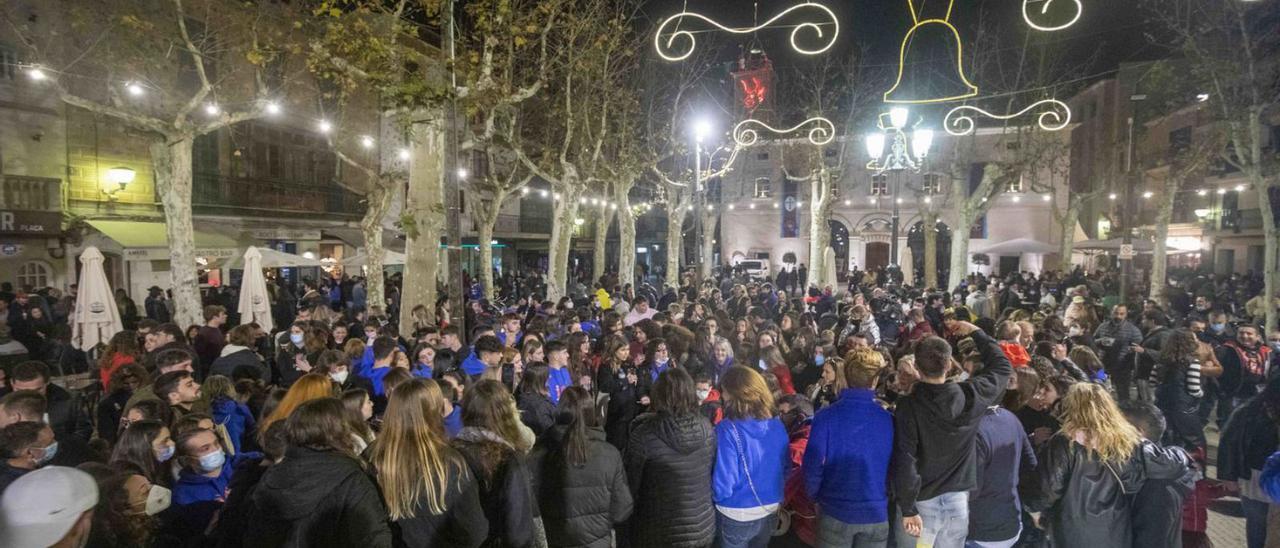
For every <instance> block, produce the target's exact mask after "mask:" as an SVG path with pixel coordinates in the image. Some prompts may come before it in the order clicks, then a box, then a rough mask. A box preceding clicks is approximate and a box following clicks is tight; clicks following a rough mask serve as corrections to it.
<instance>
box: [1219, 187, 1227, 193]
mask: <svg viewBox="0 0 1280 548" xmlns="http://www.w3.org/2000/svg"><path fill="white" fill-rule="evenodd" d="M1226 193H1227V189H1225V188H1219V189H1218V194H1226Z"/></svg>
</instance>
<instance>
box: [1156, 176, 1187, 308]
mask: <svg viewBox="0 0 1280 548" xmlns="http://www.w3.org/2000/svg"><path fill="white" fill-rule="evenodd" d="M1173 169H1176V168H1173ZM1181 188H1182V184H1181V180H1180V179H1178V178H1175V177H1174V176H1172V175H1170V176H1169V179H1166V180H1165V185H1164V194H1162V195H1161V196H1160V204H1159V206H1158V209H1156V223H1155V224H1156V241H1155V246H1154V247H1153V248H1152V250H1151V278H1150V282H1149V285H1150V286H1151V287H1150V289H1149V291H1148V295H1147V296H1148V298H1150V299H1151V300H1153V301H1155V302H1157V303H1159V304H1160V306H1161V307H1165V308H1167V307H1168V305H1169V302H1168V299H1167V298H1166V297H1165V293H1164V289H1165V285H1166V284H1167V283H1168V280H1167V279H1165V277H1166V268H1167V267H1168V257H1169V246H1168V242H1167V241H1166V240H1167V239H1168V238H1169V220H1170V219H1172V218H1173V202H1174V198H1176V197H1177V194H1178V191H1179V190H1181Z"/></svg>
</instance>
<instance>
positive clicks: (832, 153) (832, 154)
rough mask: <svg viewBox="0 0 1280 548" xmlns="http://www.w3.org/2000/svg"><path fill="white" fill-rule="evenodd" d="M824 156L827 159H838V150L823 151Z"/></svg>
mask: <svg viewBox="0 0 1280 548" xmlns="http://www.w3.org/2000/svg"><path fill="white" fill-rule="evenodd" d="M822 155H823V156H825V157H827V158H835V157H836V149H834V148H829V149H826V150H824V151H822Z"/></svg>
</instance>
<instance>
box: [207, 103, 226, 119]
mask: <svg viewBox="0 0 1280 548" xmlns="http://www.w3.org/2000/svg"><path fill="white" fill-rule="evenodd" d="M219 112H222V109H221V108H218V105H217V104H214V103H209V104H207V105H205V106H204V113H205V114H208V115H209V116H217V115H218V113H219Z"/></svg>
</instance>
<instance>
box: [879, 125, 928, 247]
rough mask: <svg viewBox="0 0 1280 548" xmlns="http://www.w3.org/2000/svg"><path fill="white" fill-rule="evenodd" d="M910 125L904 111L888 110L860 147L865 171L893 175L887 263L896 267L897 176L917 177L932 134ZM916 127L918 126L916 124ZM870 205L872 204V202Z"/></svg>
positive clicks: (898, 186)
mask: <svg viewBox="0 0 1280 548" xmlns="http://www.w3.org/2000/svg"><path fill="white" fill-rule="evenodd" d="M886 119H887V123H886ZM910 124H911V111H909V110H907V109H906V108H905V107H894V108H891V109H889V113H888V114H881V115H880V116H879V118H877V120H876V129H877V130H878V131H874V132H872V133H869V134H867V136H866V137H865V143H864V144H865V145H866V147H867V155H868V156H870V157H871V161H870V162H867V169H869V170H871V171H872V172H873V173H874V174H876V175H880V174H883V173H884V172H886V171H892V172H894V179H893V180H894V188H893V195H894V197H895V199H894V200H893V223H892V231H893V236H892V238H891V239H890V240H889V260H890V261H891V262H892V264H897V263H898V233H899V226H898V220H899V217H900V211H899V208H898V204H901V203H902V199H901V198H898V193H899V191H900V190H901V186H902V176H901V174H902V172H903V171H907V170H910V171H912V172H914V173H919V172H920V170H921V169H923V168H924V159H925V158H926V157H927V156H928V155H929V148H930V147H932V146H933V130H931V129H926V128H918V127H916V128H911V127H908V126H909V125H910ZM916 125H919V122H918V121H917V122H916ZM908 131H910V132H911V135H910V139H908V135H907V132H908ZM886 145H888V146H887V147H886ZM886 149H887V150H886ZM872 203H875V202H874V198H873V202H872Z"/></svg>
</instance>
